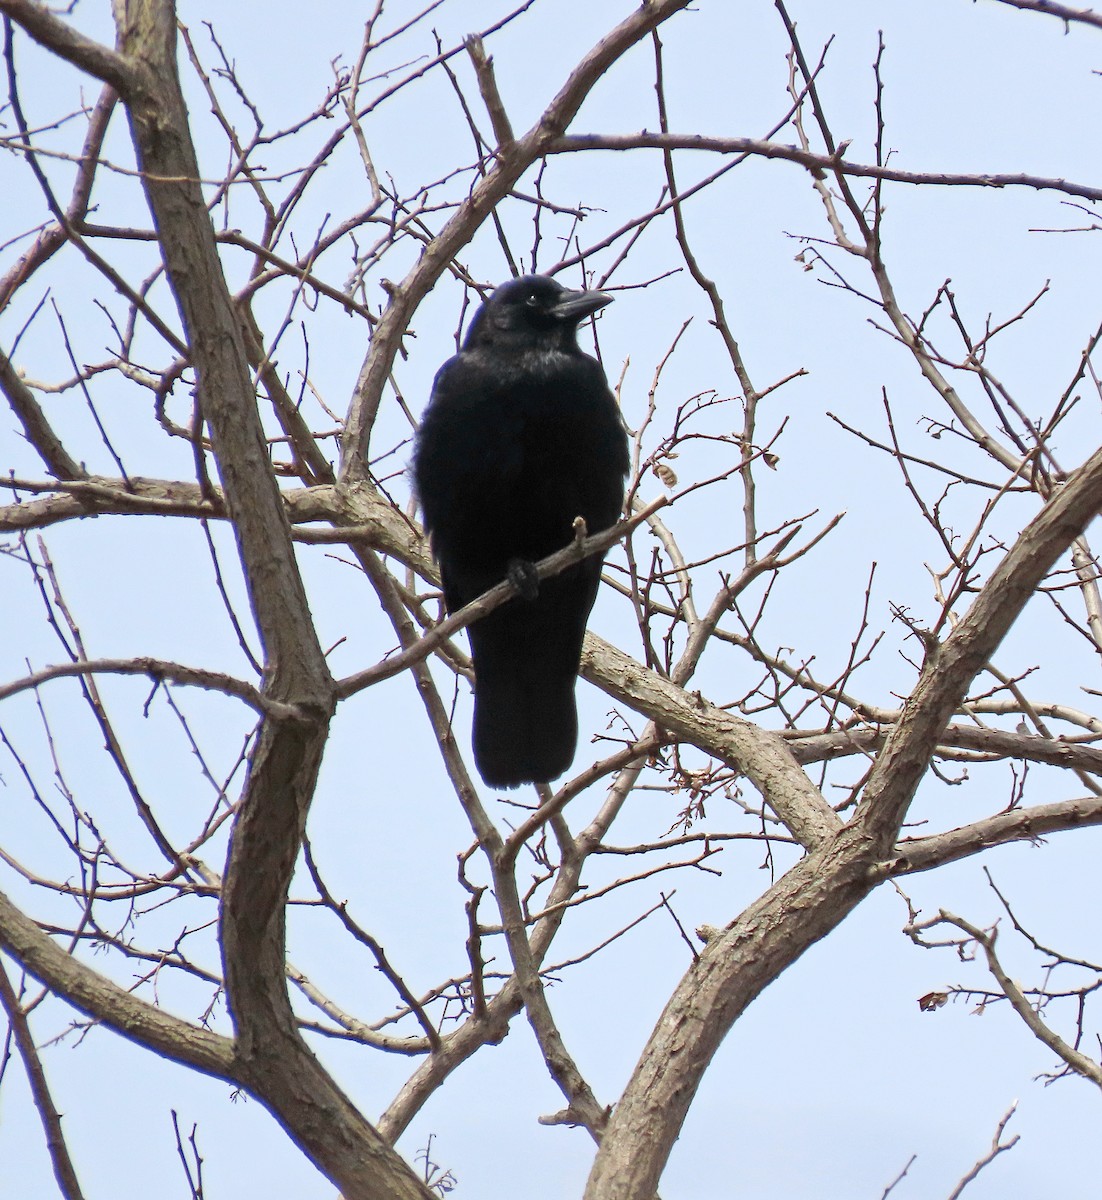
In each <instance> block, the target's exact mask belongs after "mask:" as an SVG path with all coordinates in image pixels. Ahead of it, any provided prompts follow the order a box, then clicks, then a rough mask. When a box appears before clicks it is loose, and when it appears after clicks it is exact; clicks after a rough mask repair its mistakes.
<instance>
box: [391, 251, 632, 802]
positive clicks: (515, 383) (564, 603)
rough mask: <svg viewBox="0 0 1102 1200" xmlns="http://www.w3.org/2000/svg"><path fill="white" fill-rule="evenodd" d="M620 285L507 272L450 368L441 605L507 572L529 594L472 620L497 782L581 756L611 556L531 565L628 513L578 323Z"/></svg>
mask: <svg viewBox="0 0 1102 1200" xmlns="http://www.w3.org/2000/svg"><path fill="white" fill-rule="evenodd" d="M611 300H612V297H611V296H607V295H605V293H603V292H597V291H570V290H568V289H567V288H565V287H563V286H562V284H560V283H558V282H556V281H555V280H554V279H552V278H550V277H549V276H547V275H524V276H521V277H520V278H519V279H511V280H509V281H508V282H507V283H504V284H502V285H501V286H500V287H499V288H498V289H497V290H496V291H495V292H493V294H492V295H491V296H490V298H489V299H488V300H487V301H486V303H485V304H483V305H482V307H481V308H479V310H478V312H477V313H476V314H475V317H474V320H473V321H472V322H471V326H470V329H469V330H468V332H467V336H466V339H465V340H464V342H463V345H462V349H461V350H460V352H459V353H458V354H457V355H456V356H455V357H454V358H451V359H449V360H448V361H447V362H446V363H445V364H444V365H443V366H442V367H441V368H440V371H439V372H438V373H437V376H436V380H435V382H434V384H433V389H432V395H431V398H430V400H429V403H428V406H427V408H426V409H425V413H424V417H423V418H422V422H421V428H420V432H419V434H418V437H417V444H416V448H415V451H414V456H413V481H414V488H415V490H416V493H417V496H418V497H419V499H420V502H421V510H422V512H423V514H424V522H425V529H426V530H427V531H428V534H429V538H430V544H431V546H432V551H433V554H434V556H435V558H436V560H437V562H438V563H439V565H440V575H441V578H442V580H443V584H444V603H445V605H446V606H447V609H448V611H449V612H455V611H457V610H458V609H460V608H462V607H463V605H465V604H468V603H469V602H470V601H471V600H474V599H475V598H476V597H478V596H480V595H482V593H483V592H485V591H486V590H487V589H488V588H491V587H493V586H494V585H495V584H497V583H500V582H501V581H502V580H503V579H505V578H509V579H510V580H512V581H513V582H514V583H515V584H516V585H517V587H518V590H519V591H520V592H521V595H519V596H517V597H513V598H512V599H510V600H507V601H506V602H505V603H504V604H502V605H501V606H499V607H498V608H496V609H494V611H493V612H491V613H489V614H488V615H487V616H485V617H482V618H481V619H480V620H478V621H475V622H474V623H473V624H472V625H470V626H469V628H468V630H467V633H468V636H469V637H470V642H471V656H472V658H473V660H474V675H475V684H474V694H475V705H474V737H473V741H474V758H475V764H476V766H477V767H478V770H479V773H480V774H481V776H482V778H483V779H484V780H485V782H486V783H487V784H488V785H489V786H491V787H502V788H511V787H518V786H519V785H520V784H522V783H547V782H550V781H551V780H552V779H557V778H558V777H559V776H560V775H561V774H562V773H563V772H564V771H565V770H566V769H567V768H568V767H569V766H570V763H571V762H572V761H573V758H574V749H575V745H576V743H577V740H578V714H577V709H576V707H575V703H574V686H575V680H576V678H577V674H578V664H579V661H580V659H581V653H582V638H583V637H584V635H585V625H586V621H587V619H588V617H589V612H590V609H592V607H593V601H594V599H595V598H596V595H597V585H598V583H599V582H600V578H601V563H602V559H603V556H601V555H593V556H591V557H590V558H587V559H585V560H584V561H583V562H581V563H577V564H575V565H573V566H570V567H568V568H567V569H566V570H565V571H563V572H561V573H560V574H559V575H556V576H553V577H552V578H550V579H545V580H543V581H542V582H540V581H538V580H537V579H536V577H535V573H534V571H533V569H532V564H533V563H535V562H537V561H538V560H539V559H541V558H545V557H546V556H547V555H549V554H552V553H554V552H555V551H556V550H561V549H562V548H563V547H564V546H566V545H567V544H568V543H569V542H570V541H571V540H572V538H573V535H574V528H573V524H574V519H575V518H576V517H582V518H583V519H584V520H585V524H586V529H587V530H588V531H589V533H591V534H593V533H597V532H599V531H600V530H602V529H607V528H608V527H609V526H610V525H613V524H615V522H616V520H617V519H618V518H619V516H620V511H621V509H622V507H623V503H624V476H625V474H626V473H627V470H628V442H627V432H626V430H625V428H624V424H623V421H622V419H621V417H620V411H619V408H618V407H617V404H616V399H615V397H614V396H613V394H612V392H611V391H610V390H609V386H608V382H607V380H606V379H605V374H604V371H603V370H602V368H601V365H600V363H598V362H597V360H596V359H595V358H591V357H590V356H589V355H588V354H584V353H583V352H582V351H581V350H580V349H579V348H578V340H577V334H578V325H579V323H580V322H581V321H583V320H584V319H585V318H586V317H588V316H590V315H591V314H593V313H595V312H596V311H597V310H598V309H600V308H603V307H604V306H605V305H606V304H608V303H610V302H611Z"/></svg>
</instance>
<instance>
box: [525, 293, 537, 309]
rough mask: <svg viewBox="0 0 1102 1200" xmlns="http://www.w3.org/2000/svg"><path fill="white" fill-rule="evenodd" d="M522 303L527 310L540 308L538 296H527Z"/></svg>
mask: <svg viewBox="0 0 1102 1200" xmlns="http://www.w3.org/2000/svg"><path fill="white" fill-rule="evenodd" d="M524 303H525V304H527V305H528V307H529V308H539V306H540V301H539V297H538V296H529V297H528V299H527V300H525V302H524Z"/></svg>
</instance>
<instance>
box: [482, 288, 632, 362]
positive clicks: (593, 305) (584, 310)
mask: <svg viewBox="0 0 1102 1200" xmlns="http://www.w3.org/2000/svg"><path fill="white" fill-rule="evenodd" d="M611 303H612V297H611V296H609V295H606V294H605V293H604V292H596V291H591V292H583V291H571V290H570V289H569V288H565V287H563V285H562V284H561V283H559V282H558V281H557V280H555V279H552V278H551V277H550V276H549V275H522V276H520V278H519V279H510V280H509V282H508V283H503V284H502V285H501V287H499V288H497V289H496V290H495V291H494V293H493V295H491V296H490V298H489V300H487V301H486V303H485V304H483V305H482V307H481V308H480V309H479V310H478V312H477V313H476V314H475V318H474V320H473V321H472V322H471V328H470V330H469V332H468V333H467V338H466V340H465V342H464V343H463V345H464V348H465V349H473V348H474V347H476V346H481V345H507V344H513V345H539V344H543V345H548V344H550V345H551V346H554V347H558V348H561V349H568V348H571V347H573V346H575V345H576V344H577V343H576V341H575V338H576V334H577V330H578V325H579V323H580V322H581V321H583V320H585V318H586V317H588V316H590V315H591V314H592V313H595V312H596V311H597V310H598V309H599V308H604V306H605V305H606V304H611Z"/></svg>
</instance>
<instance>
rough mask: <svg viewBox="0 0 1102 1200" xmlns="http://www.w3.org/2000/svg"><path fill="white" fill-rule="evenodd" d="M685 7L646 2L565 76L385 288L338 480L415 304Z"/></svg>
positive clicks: (662, 0)
mask: <svg viewBox="0 0 1102 1200" xmlns="http://www.w3.org/2000/svg"><path fill="white" fill-rule="evenodd" d="M689 2H690V0H650V3H647V4H643V5H640V6H639V7H638V8H636V10H635V11H634V12H633V13H631V15H630V16H628V17H626V18H625V19H624V20H623V21H621V22H620V24H619V25H617V26H616V27H615V28H614V29H613V30H611V31H610V32H609V33H608V34H606V35H605V37H603V38H602V39H601V40H600V41H599V42H598V43H597V44H596V45H595V46H594V47H593V48H592V49H591V50H590V51H589V52H588V54H586V55H585V56H584V57H583V58H582V60H581V61H580V62H579V63H578V65H577V66H576V67H575V68H574V70H573V71H571V73H570V76H569V78H568V79H567V81H566V83H565V84H563V86H562V88H561V89H560V91H559V93H558V95H557V96H555V98H554V99H553V100H552V101H551V103H550V104H549V105H548V106H547V108H546V109H545V110H544V113H543V115H542V116H541V117H540V119H539V121H538V122H537V123H536V124H535V125H534V126H533V127H532V128H531V129H530V130H529V131H528V132H527V133H526V134H524V135H523V136H522V137H521V138H519V139H518V140H516V141H513V142H511V143H509V144H508V145H502V146H500V147H499V148H498V157H497V161H496V163H495V164H494V166H493V167H492V168H491V169H490V170H489V171H488V172H487V173H486V174H485V175H484V176H482V177H481V178H480V179H479V181H478V183H477V184H476V185H475V186H474V188H473V189H472V190H471V193H470V195H469V196H468V197H467V199H466V200H464V201H463V203H462V204H460V205H459V208H458V209H457V210H456V213H455V215H454V216H453V217H452V218H451V219H450V220H449V221H448V222H447V223H446V224H445V226H444V227H443V229H441V231H440V232H439V233H438V234H437V235H436V237H434V238H433V239H432V241H431V242H429V244H428V245H427V246H426V247H425V249H424V252H423V253H422V255H421V257H420V259H418V261H417V263H416V265H415V266H414V267H413V270H411V271H410V272H409V274H408V275H407V276H406V277H405V279H404V280H403V281H402V282H401V284H400V285H399V286H397V287H395V288H393V289H392V290H391V292H390V303H389V304H388V305H387V307H386V310H385V311H384V313H383V315H382V316H381V317H380V318H379V323H378V325H376V327H375V331H374V334H373V336H372V339H371V348H370V349H369V351H368V353H367V357H366V358H365V359H364V363H363V366H362V367H361V369H360V375H359V378H358V379H357V381H356V388H355V392H354V394H353V400H352V404H351V407H350V409H349V412H348V417H347V420H346V421H345V428H344V436H343V438H342V440H341V479H342V480H345V481H351V480H362V479H363V478H364V477H365V475H366V470H367V453H368V443H369V441H370V438H371V430H372V427H373V425H374V422H375V417H376V414H377V413H378V411H379V405H380V403H381V402H382V395H383V388H384V387H385V386H386V382H387V379H388V378H389V377H390V372H391V369H392V368H393V365H394V359H395V357H396V355H397V354H398V347H399V345H400V344H401V341H402V338H403V337H404V335H405V332H406V329H407V327H408V325H409V322H410V318H411V317H412V315H413V313H414V311H415V310H416V308H417V306H418V304H420V303H421V301H422V300H423V299H424V297H425V295H426V294H427V293H428V291H429V289H430V288H431V287H432V286H433V284H434V283H435V282H436V281H437V280H438V279H439V278H440V276H441V275H442V274H443V273H444V272H445V271H446V270H447V269H448V266H449V264H450V263H451V262H452V260H453V259H454V258H455V256H456V254H457V253H458V252H459V250H460V249H461V248H462V247H463V246H465V245H466V244H467V243H468V242H469V241H470V240H471V238H472V237H473V236H474V235H475V233H476V231H477V230H478V229H479V227H480V226H481V225H482V222H483V221H484V220H485V219H486V218H487V217H488V216H489V214H490V213H491V212H492V211H493V209H494V207H495V206H496V205H497V204H498V203H499V202H500V201H501V200H503V199H504V198H505V196H507V195H508V193H509V191H510V189H511V188H512V187H513V185H514V184H515V183H516V182H517V180H518V179H519V178H520V177H521V176H522V175H523V174H524V172H525V171H527V170H528V168H529V167H530V166H532V164H533V163H535V162H537V161H538V160H539V159H540V158H542V157H543V155H545V154H546V153H548V152H549V150H550V148H551V147H552V146H553V145H554V143H555V142H556V141H557V140H558V139H560V138H561V136H562V133H563V131H564V130H565V129H566V127H567V126H568V125H569V124H570V122H571V121H572V120H573V119H574V117H575V116H576V114H577V112H578V109H579V108H581V106H582V103H583V101H584V100H585V98H586V97H587V96H588V95H589V93H590V91H591V90H592V89H593V87H594V85H595V84H596V83H597V81H598V80H599V79H601V77H602V76H603V75H604V73H605V72H606V71H607V70H608V69H609V67H611V66H612V64H613V63H614V62H615V61H616V60H617V59H618V58H620V57H621V56H622V55H623V54H625V53H626V52H627V51H628V50H630V49H631V47H632V46H634V45H635V44H636V43H637V42H638V41H640V40H641V39H642V38H644V37H646V36H647V35H648V34H649V33H650V32H651V30H652V29H655V28H657V26H658V25H660V24H661V23H662V22H663V21H665V20H667V19H668V18H669V17H671V16H673V15H674V14H675V13H677V12H680V11H681V9H683V8H686V7H688V4H689Z"/></svg>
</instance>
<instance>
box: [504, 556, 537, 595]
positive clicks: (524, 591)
mask: <svg viewBox="0 0 1102 1200" xmlns="http://www.w3.org/2000/svg"><path fill="white" fill-rule="evenodd" d="M505 578H506V579H508V581H509V582H510V583H511V584H512V585H513V587H515V588H516V589H517V591H518V592H520V594H521V596H523V597H524V599H525V600H535V598H536V597H537V596H538V595H539V594H540V577H539V574H538V572H537V571H536V564H535V563H534V562H529V561H528V559H526V558H511V559H510V560H509V566H508V568H507V569H506V571H505Z"/></svg>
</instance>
